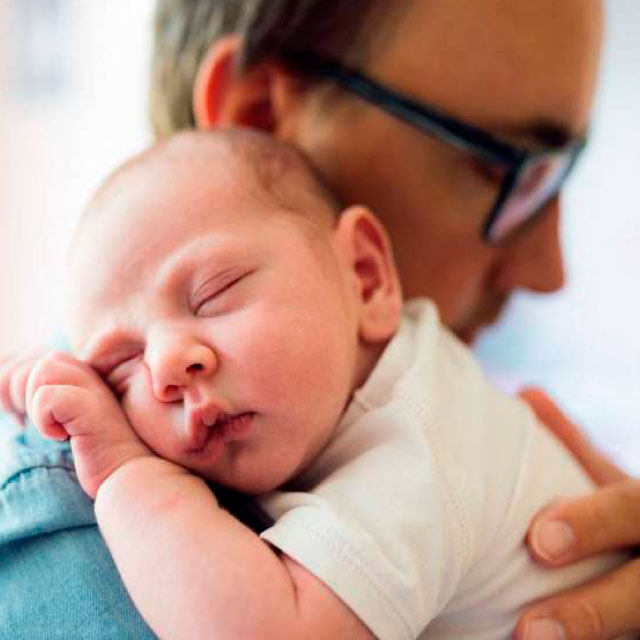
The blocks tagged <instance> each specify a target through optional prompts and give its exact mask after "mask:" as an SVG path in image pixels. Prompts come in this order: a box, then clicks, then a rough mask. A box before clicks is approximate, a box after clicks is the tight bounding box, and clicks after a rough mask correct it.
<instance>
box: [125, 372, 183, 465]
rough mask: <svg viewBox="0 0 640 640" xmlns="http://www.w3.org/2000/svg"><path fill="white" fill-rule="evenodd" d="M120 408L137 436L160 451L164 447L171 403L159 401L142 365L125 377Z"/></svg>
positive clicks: (172, 418) (171, 414) (170, 423)
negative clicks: (126, 378) (124, 389)
mask: <svg viewBox="0 0 640 640" xmlns="http://www.w3.org/2000/svg"><path fill="white" fill-rule="evenodd" d="M122 408H123V409H124V412H125V414H126V415H127V418H128V420H129V423H130V424H131V426H132V427H133V429H134V431H135V432H136V433H137V434H138V436H139V437H140V438H141V439H142V440H143V441H144V442H145V443H146V444H147V445H148V446H149V447H151V448H152V449H154V450H155V451H156V452H158V453H160V452H161V451H163V450H164V449H165V448H166V442H164V440H166V436H167V435H168V434H171V433H172V432H173V430H174V429H173V422H174V421H175V416H174V413H175V408H176V407H175V405H171V404H167V403H163V402H160V401H159V400H158V399H157V398H156V397H155V395H154V393H153V387H152V386H151V377H150V376H149V373H148V369H147V368H146V367H139V368H138V369H137V370H136V372H135V373H134V374H133V375H132V376H131V378H130V379H129V385H128V388H127V392H126V393H125V395H124V397H123V398H122Z"/></svg>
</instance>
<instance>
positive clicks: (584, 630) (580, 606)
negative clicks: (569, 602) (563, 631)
mask: <svg viewBox="0 0 640 640" xmlns="http://www.w3.org/2000/svg"><path fill="white" fill-rule="evenodd" d="M575 619H576V620H577V622H578V624H579V629H578V630H579V632H580V634H581V635H576V638H577V639H582V638H585V639H588V640H600V639H601V638H602V639H604V621H603V619H602V615H601V614H600V610H599V608H598V607H597V606H596V605H595V604H594V603H593V602H592V601H591V600H588V599H580V600H578V601H577V602H576V614H575ZM569 637H570V638H572V637H573V636H571V635H569Z"/></svg>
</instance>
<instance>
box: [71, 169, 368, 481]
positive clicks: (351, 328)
mask: <svg viewBox="0 0 640 640" xmlns="http://www.w3.org/2000/svg"><path fill="white" fill-rule="evenodd" d="M216 162H218V164H217V165H216V166H220V162H219V158H217V159H216V158H210V159H206V161H205V162H200V163H199V164H196V166H191V165H189V163H185V162H183V163H175V164H170V163H165V164H164V165H162V164H159V163H156V165H154V166H153V167H144V168H141V169H140V168H136V169H134V172H133V174H132V175H131V176H125V177H124V178H121V179H120V182H119V184H118V185H117V187H116V188H115V194H113V195H111V196H110V197H108V198H106V199H105V201H104V202H102V203H101V205H100V207H99V208H98V209H97V210H96V211H94V212H93V213H92V214H91V216H90V217H89V219H88V220H87V222H86V224H85V227H84V230H83V231H82V232H81V236H80V239H79V241H78V244H77V245H76V248H75V252H74V253H75V255H74V256H73V258H72V262H71V269H72V274H73V276H72V278H73V280H72V284H71V286H70V301H71V304H70V337H71V341H72V344H73V346H74V349H75V350H76V352H77V353H78V355H79V357H81V358H83V359H86V360H88V361H89V362H90V363H91V364H92V365H93V366H94V367H95V368H96V369H97V370H98V371H99V372H100V373H101V374H102V376H103V377H104V379H105V380H106V381H107V383H108V384H109V385H110V386H111V387H112V389H113V390H114V391H115V392H116V394H117V395H118V396H119V397H120V398H121V402H122V406H123V408H124V410H125V412H126V413H127V416H128V418H129V420H130V422H131V424H132V425H133V427H134V428H135V430H136V432H137V433H138V435H139V436H140V437H141V438H142V440H144V441H145V442H146V443H147V445H148V446H150V447H151V448H152V449H153V450H154V451H155V452H156V453H158V454H159V455H160V456H162V457H165V458H167V459H169V460H173V461H175V462H177V463H178V464H181V465H183V466H185V467H187V468H190V469H192V470H193V471H195V472H196V473H198V474H200V475H202V476H203V477H205V478H207V479H209V480H212V481H215V482H219V483H222V484H225V485H227V486H231V487H234V488H236V489H239V490H243V491H247V492H255V493H262V492H264V491H267V490H270V489H272V488H274V487H276V486H278V485H280V484H282V483H283V482H284V481H286V480H287V479H288V478H290V477H291V476H293V475H295V474H296V473H298V472H299V471H300V470H301V469H302V468H304V466H305V465H306V464H307V463H309V462H310V461H311V460H312V459H313V458H314V457H315V455H317V453H318V451H319V450H320V449H321V448H322V447H323V446H324V445H325V444H326V442H327V440H328V438H329V437H330V435H331V433H332V431H333V428H334V427H335V425H336V423H337V421H338V419H339V417H340V415H341V412H342V411H343V408H344V406H345V404H346V402H347V400H348V398H349V396H350V393H351V390H352V386H353V384H354V371H355V362H356V358H357V355H356V350H357V345H358V330H357V317H356V316H357V314H356V312H355V307H354V305H353V300H352V299H351V298H350V295H351V293H350V288H349V284H348V283H349V282H350V280H349V279H348V277H347V275H346V272H345V271H343V267H342V265H341V264H340V261H339V259H338V258H337V256H336V254H335V253H334V252H333V250H332V248H331V246H332V245H331V241H330V237H331V233H332V221H331V218H330V216H329V222H327V223H326V224H325V223H322V224H321V223H320V222H318V221H316V222H315V223H313V224H314V225H316V227H317V228H312V227H311V226H310V225H311V224H312V223H311V222H310V221H309V220H308V219H307V217H306V214H305V213H293V212H291V211H283V210H281V209H278V207H277V206H275V205H273V204H272V202H271V199H270V198H268V197H267V198H265V197H256V195H255V193H256V192H255V190H252V189H251V188H250V187H248V186H247V184H248V183H247V180H246V179H244V180H243V179H241V178H242V176H238V172H235V174H230V175H228V176H226V177H225V176H224V175H221V174H222V172H221V171H219V170H218V171H216V174H215V175H216V179H215V180H212V173H211V170H212V169H211V168H212V166H214V163H216ZM185 167H186V168H185ZM112 189H114V188H113V187H112ZM251 194H253V195H251ZM311 215H313V214H311ZM323 238H324V239H323Z"/></svg>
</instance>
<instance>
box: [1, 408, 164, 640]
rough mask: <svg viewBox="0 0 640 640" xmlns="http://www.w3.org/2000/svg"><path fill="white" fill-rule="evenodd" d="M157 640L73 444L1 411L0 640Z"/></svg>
mask: <svg viewBox="0 0 640 640" xmlns="http://www.w3.org/2000/svg"><path fill="white" fill-rule="evenodd" d="M154 637H155V636H154V635H153V633H152V632H151V631H150V629H149V628H148V627H147V625H146V624H145V622H144V621H143V620H142V618H141V617H140V615H139V614H138V612H137V611H136V609H135V607H134V606H133V603H132V602H131V600H130V598H129V596H128V594H127V592H126V590H125V588H124V586H123V584H122V582H121V580H120V577H119V575H118V572H117V570H116V567H115V565H114V563H113V560H112V559H111V556H110V554H109V552H108V551H107V548H106V546H105V544H104V541H103V539H102V537H101V535H100V532H99V531H98V527H97V525H96V520H95V515H94V511H93V502H92V501H91V499H90V498H88V497H87V496H86V494H85V493H84V492H83V491H82V489H81V487H80V485H79V484H78V482H77V479H76V475H75V471H74V466H73V460H72V458H71V452H70V450H69V447H68V445H67V444H66V443H65V444H60V443H55V442H48V441H45V440H43V439H42V438H40V436H39V435H38V434H37V433H36V432H35V431H34V430H33V429H28V430H27V431H26V432H22V431H21V430H19V429H18V428H17V427H16V426H15V424H14V423H13V421H12V419H11V418H9V417H8V416H6V415H4V414H0V639H1V640H22V639H24V640H27V639H28V640H40V639H42V640H57V639H60V640H69V639H70V638H86V639H88V640H93V639H94V638H95V639H96V640H107V639H109V640H127V639H129V638H132V639H136V640H138V639H145V640H147V639H150V638H154Z"/></svg>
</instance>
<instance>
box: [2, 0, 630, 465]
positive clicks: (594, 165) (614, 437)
mask: <svg viewBox="0 0 640 640" xmlns="http://www.w3.org/2000/svg"><path fill="white" fill-rule="evenodd" d="M153 4H154V2H153V0H136V1H135V2H130V1H128V0H110V1H109V2H105V1H104V0H0V301H1V302H0V353H6V352H8V351H15V350H17V349H20V348H21V347H22V346H23V345H31V344H34V343H35V344H38V343H42V342H46V341H50V340H51V338H52V336H54V335H55V333H56V328H57V327H59V326H60V307H59V296H58V292H59V290H60V283H61V278H62V268H61V267H62V262H63V259H64V255H65V251H66V246H67V244H68V242H69V240H70V237H71V233H72V230H73V227H74V223H75V221H76V219H77V217H78V215H79V214H80V212H81V210H82V207H83V205H84V204H85V203H86V201H87V200H88V198H89V195H90V194H91V192H92V191H93V189H94V188H95V187H96V185H97V184H98V183H99V182H100V181H101V179H102V178H103V177H104V176H105V175H106V174H107V173H108V172H109V171H110V170H111V169H112V168H113V167H114V166H115V165H116V164H118V163H119V162H121V161H122V160H123V159H125V158H126V157H127V156H129V155H131V154H132V153H134V152H136V151H138V150H139V149H140V148H142V147H143V146H145V145H146V144H148V143H149V142H150V140H151V133H150V130H149V128H148V124H147V86H148V69H149V57H150V49H151V16H152V10H153ZM607 13H608V24H607V40H606V50H605V55H604V63H603V67H602V75H601V82H600V93H599V96H598V100H597V103H596V109H595V118H594V126H593V131H592V141H591V145H590V148H589V150H588V152H587V154H586V156H585V157H584V158H583V160H582V161H581V165H580V167H579V170H578V172H577V173H576V174H575V176H574V177H573V179H572V181H571V183H570V185H569V187H568V189H567V190H566V194H565V212H564V220H563V234H564V244H565V247H566V261H567V269H568V274H569V284H568V286H567V287H566V289H565V290H564V291H563V292H562V293H560V294H557V295H554V296H533V295H525V294H522V295H520V296H518V297H517V298H516V299H515V300H514V301H513V303H512V304H511V306H510V308H509V309H508V311H507V314H506V317H505V318H504V320H503V322H502V323H501V324H500V326H498V327H497V328H496V329H495V330H492V331H491V332H488V333H487V334H486V335H485V336H484V337H483V338H482V340H481V342H480V344H479V345H478V347H477V349H476V352H477V354H478V356H479V357H480V358H481V359H482V360H483V362H484V363H485V366H486V368H487V369H488V370H489V372H490V374H491V375H492V376H493V377H494V378H495V380H496V381H497V382H498V383H499V384H500V385H501V386H503V387H504V388H506V389H508V390H513V389H516V388H517V387H518V386H520V385H522V384H538V385H542V386H544V387H545V388H546V389H548V390H549V391H550V392H551V393H552V395H553V396H554V397H555V398H556V399H557V400H558V401H559V402H560V403H561V405H562V406H563V407H565V408H566V410H567V411H568V412H569V413H570V414H571V415H572V416H573V417H574V418H575V419H576V420H577V421H578V422H579V423H580V424H582V425H584V426H585V428H586V429H587V430H588V432H589V433H590V434H591V435H592V437H593V438H594V440H595V441H596V442H597V443H598V444H599V445H600V446H601V447H603V448H604V449H605V450H606V451H608V452H609V453H611V454H612V455H613V456H614V457H615V458H616V459H617V460H618V461H620V462H621V463H622V464H623V465H624V466H625V467H626V468H627V469H629V470H631V471H635V472H636V473H638V472H640V331H639V330H638V329H639V328H640V327H639V325H640V323H639V319H640V296H639V295H638V293H639V289H640V204H639V203H638V202H637V201H636V192H637V189H636V185H637V184H639V183H640V123H638V122H637V116H638V114H640V81H639V80H640V77H639V74H638V67H639V63H640V2H638V0H608V1H607Z"/></svg>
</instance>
